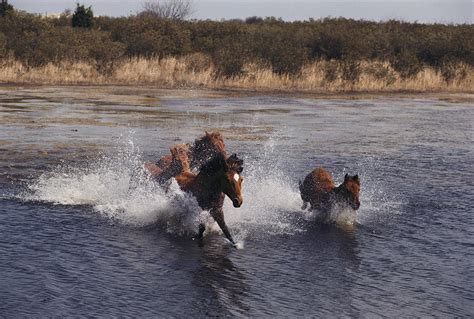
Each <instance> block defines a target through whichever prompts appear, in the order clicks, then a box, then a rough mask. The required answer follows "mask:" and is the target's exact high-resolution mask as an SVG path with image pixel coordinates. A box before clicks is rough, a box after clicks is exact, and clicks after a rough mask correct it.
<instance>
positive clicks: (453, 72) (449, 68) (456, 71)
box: [437, 58, 468, 84]
mask: <svg viewBox="0 0 474 319" xmlns="http://www.w3.org/2000/svg"><path fill="white" fill-rule="evenodd" d="M437 71H438V72H439V73H440V74H441V76H442V77H443V80H444V81H446V83H448V84H450V83H452V82H453V81H455V80H458V81H462V80H464V79H465V78H466V77H467V73H468V70H467V68H466V67H465V65H464V64H462V63H459V62H456V61H453V60H452V59H449V58H445V59H443V60H442V61H441V62H440V63H439V65H438V67H437Z"/></svg>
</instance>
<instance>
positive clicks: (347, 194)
mask: <svg viewBox="0 0 474 319" xmlns="http://www.w3.org/2000/svg"><path fill="white" fill-rule="evenodd" d="M359 192H360V179H359V175H354V176H350V175H349V174H346V175H345V176H344V182H343V183H342V184H341V185H340V186H339V187H337V190H336V194H337V195H338V197H339V199H340V200H342V201H344V202H345V203H347V204H348V205H349V206H350V207H352V209H354V210H357V209H359V207H360V201H359Z"/></svg>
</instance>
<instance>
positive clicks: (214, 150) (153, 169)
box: [144, 132, 227, 183]
mask: <svg viewBox="0 0 474 319" xmlns="http://www.w3.org/2000/svg"><path fill="white" fill-rule="evenodd" d="M178 145H180V147H179V149H180V151H181V152H182V151H183V149H186V153H187V157H188V161H187V162H189V168H190V170H199V169H200V168H201V166H202V165H203V164H204V163H206V162H208V161H209V160H210V159H212V158H213V157H214V156H216V155H217V154H222V155H223V156H224V158H227V153H226V151H225V145H224V139H223V137H222V135H221V134H220V133H219V132H211V133H208V132H205V134H204V136H201V137H200V138H199V139H196V140H195V141H194V144H193V145H189V144H178ZM175 146H177V145H175ZM173 148H174V146H173V147H172V148H171V149H170V151H171V155H165V156H163V157H161V158H160V159H159V160H158V162H156V163H155V164H154V163H145V165H144V166H145V169H146V170H147V171H148V172H149V173H150V174H151V175H152V176H153V177H154V178H156V179H157V180H158V182H160V183H164V182H166V181H168V180H169V179H171V178H172V177H175V176H176V175H178V174H179V173H180V172H181V170H180V166H179V165H180V164H179V163H177V162H176V161H173ZM175 151H176V150H175Z"/></svg>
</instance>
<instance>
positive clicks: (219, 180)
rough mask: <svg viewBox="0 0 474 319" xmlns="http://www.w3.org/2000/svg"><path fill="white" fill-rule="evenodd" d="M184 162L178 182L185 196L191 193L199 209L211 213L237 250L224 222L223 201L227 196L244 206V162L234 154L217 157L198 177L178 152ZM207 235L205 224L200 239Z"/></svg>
mask: <svg viewBox="0 0 474 319" xmlns="http://www.w3.org/2000/svg"><path fill="white" fill-rule="evenodd" d="M175 154H177V155H178V156H179V159H178V161H181V162H182V164H181V166H182V167H183V172H182V173H180V174H178V175H177V176H176V181H177V182H178V185H179V186H180V188H181V189H182V190H183V191H185V192H190V193H191V194H193V195H194V197H195V198H196V200H197V202H198V204H199V206H200V207H201V208H202V209H203V210H209V213H210V214H211V216H212V217H213V218H214V220H215V221H216V222H217V224H218V225H219V227H220V228H221V230H222V232H223V233H224V235H225V236H226V237H227V239H228V240H229V241H230V242H231V243H232V244H233V245H234V246H235V242H234V239H233V238H232V235H231V234H230V232H229V229H228V228H227V225H226V223H225V221H224V211H223V208H222V207H223V205H224V198H225V195H227V196H228V197H229V198H230V199H231V200H232V203H233V205H234V207H240V206H241V205H242V202H243V198H242V193H241V186H242V180H243V179H242V176H240V173H242V170H243V166H242V165H243V160H241V159H239V158H238V157H237V155H235V154H233V155H232V156H230V157H229V158H227V159H226V158H225V156H224V155H223V154H220V153H218V154H217V155H215V156H214V157H213V158H212V159H211V160H209V161H208V162H207V163H205V164H203V165H202V166H201V170H200V171H199V173H198V174H195V173H192V172H191V171H190V170H189V162H188V160H187V158H186V157H185V156H184V155H183V154H184V152H175ZM204 231H205V226H204V224H200V225H199V233H198V238H202V235H203V233H204Z"/></svg>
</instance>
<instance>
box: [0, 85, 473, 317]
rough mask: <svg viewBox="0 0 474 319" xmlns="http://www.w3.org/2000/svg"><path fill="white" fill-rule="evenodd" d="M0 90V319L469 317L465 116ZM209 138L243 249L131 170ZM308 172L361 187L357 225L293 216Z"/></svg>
mask: <svg viewBox="0 0 474 319" xmlns="http://www.w3.org/2000/svg"><path fill="white" fill-rule="evenodd" d="M0 90H1V95H0V114H1V117H0V123H1V127H0V150H1V151H0V194H1V197H0V202H1V205H0V234H2V235H1V236H0V251H1V254H0V299H1V300H2V302H1V303H0V316H2V317H19V316H30V317H38V316H40V317H48V316H71V315H85V316H135V317H136V316H157V315H160V316H196V317H206V316H284V317H290V316H351V317H355V316H363V317H370V316H377V317H378V316H382V317H385V316H388V317H398V316H404V317H406V316H432V315H433V316H439V317H471V316H473V315H474V288H473V287H474V282H473V278H474V274H473V271H472V269H474V268H473V266H474V265H473V258H474V249H473V248H474V238H473V232H474V222H473V218H472V213H473V210H472V202H473V201H474V189H473V183H472V180H473V178H474V176H473V175H474V174H473V170H472V167H474V160H473V158H474V156H473V154H472V153H473V152H472V147H473V128H472V123H474V109H473V108H472V103H470V102H469V101H460V102H457V103H456V102H453V101H450V100H446V101H441V100H439V99H436V98H432V97H419V98H413V97H399V98H396V97H378V98H375V99H357V100H349V99H337V98H331V99H323V98H314V97H285V96H255V95H253V96H250V95H247V96H245V95H241V94H229V93H223V92H221V93H218V92H217V93H216V92H202V91H159V90H152V89H132V88H100V87H99V88H93V87H92V88H91V87H77V88H74V87H70V88H61V87H43V88H14V87H12V88H9V89H7V88H2V89H0ZM214 129H218V130H220V131H221V132H222V133H223V134H224V136H225V138H226V146H227V149H228V151H229V153H232V152H236V153H238V154H239V156H241V157H243V158H244V159H245V168H244V173H243V175H244V178H245V181H244V184H243V188H244V205H243V206H242V207H241V208H238V209H236V208H233V207H232V204H231V203H230V201H228V200H227V201H226V204H225V215H226V220H227V222H228V225H229V227H230V229H231V231H232V232H233V233H234V234H235V237H236V239H237V240H238V242H239V247H240V248H239V249H234V248H232V247H230V246H229V244H228V243H227V242H226V240H225V239H224V237H223V236H222V234H221V233H220V232H219V231H218V230H217V229H215V230H213V231H211V232H210V233H209V234H208V235H207V236H206V238H205V240H204V243H203V245H202V246H199V245H198V244H197V243H196V242H194V241H193V240H192V238H191V237H192V233H193V231H194V230H195V226H196V223H197V219H198V218H199V213H200V212H199V209H198V208H197V207H196V204H195V202H194V201H193V199H192V198H190V197H189V196H187V195H186V194H183V193H182V192H180V191H179V189H178V188H177V187H176V185H175V184H172V185H171V189H170V191H168V192H165V191H163V190H162V189H161V188H160V187H159V186H158V185H156V184H155V183H154V181H152V180H150V179H149V178H148V177H147V175H146V174H145V173H144V172H143V171H142V169H141V167H142V164H143V162H144V161H148V160H156V159H157V158H158V157H159V156H160V155H162V154H165V153H166V152H167V150H168V148H169V146H171V145H172V144H174V143H178V142H191V141H193V140H194V138H196V137H197V136H199V135H200V134H202V133H203V132H204V130H214ZM316 166H324V167H326V168H327V169H328V170H329V171H330V172H332V174H333V176H334V179H335V180H336V182H337V183H340V182H341V181H342V179H343V176H344V174H345V173H350V174H355V173H358V174H359V175H360V177H361V182H362V191H361V203H362V205H361V208H360V210H359V211H358V214H357V223H358V225H357V226H356V227H355V228H353V229H349V230H347V229H340V228H338V227H334V226H328V225H321V224H317V223H316V222H315V221H314V214H313V213H312V212H308V211H302V210H301V204H302V203H301V199H300V197H299V194H298V187H297V185H298V181H299V180H301V179H303V178H304V176H305V174H307V173H308V172H309V171H310V170H312V169H313V168H314V167H316ZM201 217H205V214H202V216H201Z"/></svg>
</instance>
